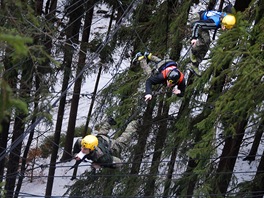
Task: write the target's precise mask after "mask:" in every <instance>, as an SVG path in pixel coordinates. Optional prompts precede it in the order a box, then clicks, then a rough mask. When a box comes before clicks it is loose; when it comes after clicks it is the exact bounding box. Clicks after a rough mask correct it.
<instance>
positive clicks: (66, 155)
mask: <svg viewBox="0 0 264 198" xmlns="http://www.w3.org/2000/svg"><path fill="white" fill-rule="evenodd" d="M93 5H94V4H93V1H92V2H91V1H88V2H87V9H88V8H92V9H90V10H89V9H88V10H89V12H87V13H86V16H85V24H84V30H83V36H82V43H81V47H80V52H79V60H78V66H77V72H76V78H77V77H78V76H79V74H80V73H81V72H82V70H83V68H84V66H85V58H86V51H87V43H88V40H89V35H90V30H91V29H90V28H91V24H92V15H93ZM83 12H84V10H79V13H80V14H81V13H83ZM82 78H83V74H81V75H80V76H79V77H78V78H77V79H76V81H75V84H74V88H73V96H72V101H71V109H70V116H69V122H68V128H67V134H66V142H65V147H64V152H63V157H62V160H67V159H71V158H72V155H71V151H72V144H73V138H74V131H75V124H76V118H77V112H78V105H79V99H80V92H81V86H82Z"/></svg>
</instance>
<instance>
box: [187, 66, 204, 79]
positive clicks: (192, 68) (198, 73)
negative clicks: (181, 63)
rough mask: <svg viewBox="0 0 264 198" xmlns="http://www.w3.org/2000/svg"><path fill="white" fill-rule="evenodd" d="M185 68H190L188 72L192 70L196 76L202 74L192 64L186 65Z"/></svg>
mask: <svg viewBox="0 0 264 198" xmlns="http://www.w3.org/2000/svg"><path fill="white" fill-rule="evenodd" d="M187 69H188V70H190V72H192V73H193V74H195V75H196V76H198V77H201V76H202V73H201V72H200V70H199V69H198V67H195V66H194V65H189V66H187Z"/></svg>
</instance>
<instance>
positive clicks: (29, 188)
mask: <svg viewBox="0 0 264 198" xmlns="http://www.w3.org/2000/svg"><path fill="white" fill-rule="evenodd" d="M100 9H103V10H107V8H106V7H104V6H102V7H101V8H100ZM101 19H102V17H101V16H100V15H96V16H95V17H94V19H93V20H94V21H95V23H94V27H93V28H92V29H93V31H103V29H104V28H106V27H107V26H108V20H107V19H104V20H101ZM117 54H121V52H120V53H117ZM118 60H119V57H118V55H117V56H116V57H115V61H116V62H117V61H118ZM128 66H129V60H127V61H125V62H124V63H123V64H122V68H120V70H123V69H125V68H127V67H128ZM96 76H97V74H94V75H93V76H90V77H89V78H87V79H85V82H84V83H83V86H82V93H85V94H87V93H92V92H93V89H94V84H95V80H96ZM111 79H112V75H111V74H107V73H106V74H103V77H102V78H101V80H100V83H99V89H98V90H100V89H101V88H103V87H104V85H105V84H107V83H108V82H109V81H110V80H111ZM60 86H61V85H60V84H58V86H57V88H58V90H56V91H60ZM90 102H91V100H90V99H88V98H87V97H81V98H80V102H79V104H80V105H79V109H78V118H77V122H76V126H80V125H83V124H84V123H85V122H86V117H87V112H88V110H89V107H90ZM69 107H70V104H68V105H67V107H66V108H67V110H66V111H65V117H64V124H63V129H62V132H63V133H65V132H66V130H67V126H68V124H67V123H68V119H69ZM56 111H57V108H54V116H53V121H54V122H53V123H54V124H56V117H57V115H56ZM52 127H53V128H51V129H50V131H54V125H53V126H52ZM40 128H41V127H40ZM44 130H46V129H44ZM249 148H250V147H249V146H248V147H246V148H245V150H243V151H242V150H241V151H240V152H241V156H242V157H241V159H239V160H237V163H236V174H235V175H236V176H237V177H238V181H245V180H249V179H252V175H254V174H253V172H252V171H255V170H256V167H257V165H258V162H252V163H251V165H249V164H248V162H245V161H242V159H243V156H245V155H246V154H247V153H248V152H249ZM60 154H62V150H61V151H60ZM258 154H259V155H261V154H262V150H259V152H258ZM258 159H259V158H258ZM49 162H50V159H49V158H48V159H44V160H43V159H42V160H41V161H37V164H38V165H47V164H49ZM74 163H75V161H74V160H72V161H71V162H67V163H60V164H57V168H56V172H55V178H54V183H53V191H52V197H63V194H64V193H65V192H66V190H67V186H70V185H72V184H73V183H74V182H75V181H71V176H72V172H73V170H70V171H68V170H69V168H70V167H71V166H72V165H73V164H74ZM82 164H83V165H81V166H80V167H79V169H78V172H77V176H78V175H80V174H81V173H83V172H84V171H85V170H86V169H88V168H89V167H90V166H89V163H82ZM38 165H36V166H38ZM67 171H68V172H67ZM47 175H48V167H46V168H43V169H41V168H37V169H34V171H33V176H34V177H33V180H32V181H31V178H30V176H31V174H30V172H29V173H28V176H29V177H28V178H25V179H24V183H23V186H22V189H21V193H20V196H19V197H44V195H45V190H46V182H47Z"/></svg>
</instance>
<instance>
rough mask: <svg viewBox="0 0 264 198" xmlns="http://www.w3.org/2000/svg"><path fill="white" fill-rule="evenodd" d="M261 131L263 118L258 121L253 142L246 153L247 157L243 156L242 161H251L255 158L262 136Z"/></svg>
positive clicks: (262, 129)
mask: <svg viewBox="0 0 264 198" xmlns="http://www.w3.org/2000/svg"><path fill="white" fill-rule="evenodd" d="M263 131H264V120H262V121H261V122H260V125H259V127H258V129H257V131H256V133H255V137H254V141H253V144H252V146H251V149H250V152H249V154H248V155H247V157H245V158H244V159H243V161H246V160H247V161H249V163H251V162H252V161H254V160H255V157H256V154H257V151H258V147H259V144H260V142H261V137H262V134H263Z"/></svg>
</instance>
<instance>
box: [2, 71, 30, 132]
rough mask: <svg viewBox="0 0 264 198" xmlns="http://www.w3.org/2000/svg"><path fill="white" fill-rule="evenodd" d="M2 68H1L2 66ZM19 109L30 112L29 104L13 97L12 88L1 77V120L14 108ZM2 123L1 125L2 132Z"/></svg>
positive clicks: (9, 114)
mask: <svg viewBox="0 0 264 198" xmlns="http://www.w3.org/2000/svg"><path fill="white" fill-rule="evenodd" d="M0 69H1V68H0ZM13 109H17V110H20V111H22V112H24V113H25V114H26V113H28V108H27V104H26V103H25V102H23V101H22V100H19V99H15V98H14V97H13V93H12V89H11V88H10V86H9V85H8V84H7V82H5V81H4V80H3V79H0V122H2V120H4V119H5V118H6V117H7V116H11V113H12V110H13ZM1 130H2V125H0V132H1Z"/></svg>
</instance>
